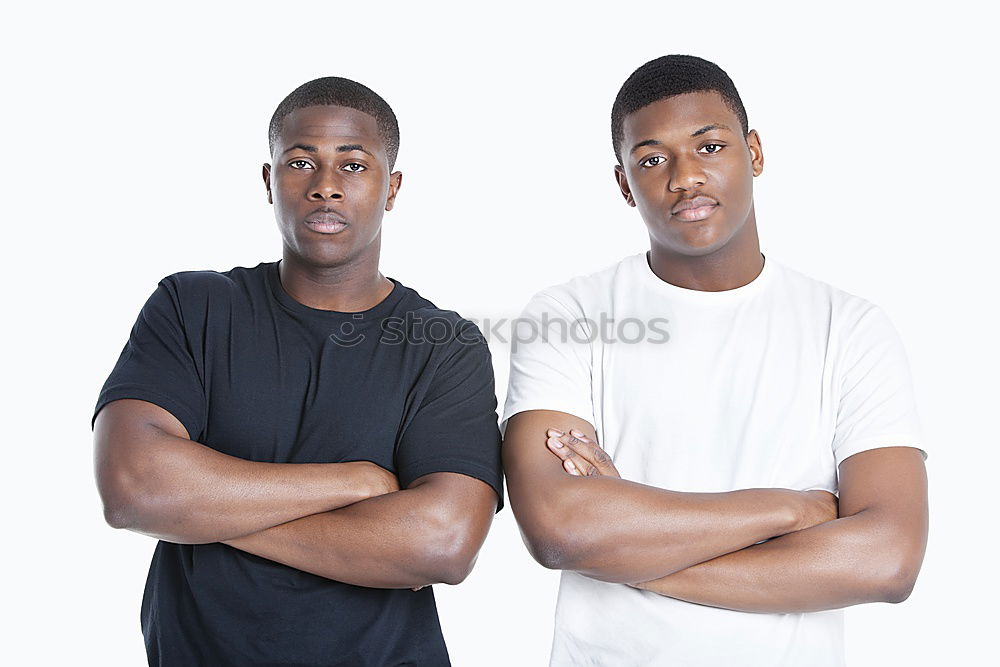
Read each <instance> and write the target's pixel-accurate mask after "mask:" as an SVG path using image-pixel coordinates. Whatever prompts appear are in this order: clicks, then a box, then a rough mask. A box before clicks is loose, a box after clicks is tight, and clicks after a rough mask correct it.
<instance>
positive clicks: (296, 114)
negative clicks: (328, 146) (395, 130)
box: [276, 105, 385, 153]
mask: <svg viewBox="0 0 1000 667" xmlns="http://www.w3.org/2000/svg"><path fill="white" fill-rule="evenodd" d="M348 139H349V140H350V141H349V142H347V141H345V140H348ZM305 140H309V142H310V143H313V144H317V143H325V142H327V141H332V142H338V143H356V144H361V145H362V146H364V147H365V149H367V150H369V151H371V152H373V153H374V152H376V150H378V151H382V152H384V150H385V147H384V146H383V145H382V139H381V137H380V136H379V132H378V122H377V121H376V120H375V117H374V116H370V115H368V114H366V113H364V112H363V111H358V110H357V109H351V108H349V107H340V106H331V105H324V106H312V107H303V108H301V109H296V110H295V111H293V112H291V113H290V114H288V115H287V116H285V119H284V120H283V121H282V123H281V133H280V134H279V135H278V146H280V147H281V148H278V146H276V148H277V149H278V150H281V149H282V148H284V147H286V146H290V145H293V144H296V143H302V142H304V141H305Z"/></svg>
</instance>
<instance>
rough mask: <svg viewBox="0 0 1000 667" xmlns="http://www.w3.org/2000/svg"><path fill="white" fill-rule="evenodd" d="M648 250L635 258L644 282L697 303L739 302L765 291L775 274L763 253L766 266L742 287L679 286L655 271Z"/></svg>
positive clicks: (770, 262) (672, 295) (772, 262)
mask: <svg viewBox="0 0 1000 667" xmlns="http://www.w3.org/2000/svg"><path fill="white" fill-rule="evenodd" d="M648 252H649V251H646V252H641V253H639V254H638V255H636V256H635V257H634V258H633V260H634V262H635V264H636V265H637V266H636V269H637V270H638V272H639V273H640V274H641V275H642V279H643V282H645V283H646V284H648V285H650V287H651V288H652V289H654V290H656V291H657V292H659V293H660V294H663V295H665V296H668V297H671V298H673V299H682V300H684V301H686V302H688V303H696V304H702V305H707V306H713V305H724V304H732V303H739V302H741V301H745V300H746V299H749V298H751V297H753V296H755V295H757V294H760V292H761V291H763V290H764V288H765V287H767V285H768V284H769V283H770V282H771V276H772V275H773V274H774V270H775V269H774V260H773V259H771V260H769V259H767V256H766V255H764V254H763V253H761V256H762V257H763V258H764V266H763V267H762V268H761V270H760V273H758V274H757V277H756V278H754V279H753V280H751V281H750V282H748V283H747V284H746V285H742V286H740V287H734V288H733V289H728V290H722V291H720V292H707V291H704V290H696V289H688V288H686V287H679V286H678V285H674V284H673V283H668V282H667V281H665V280H663V279H662V278H660V277H659V276H658V275H656V274H655V273H653V268H652V267H651V266H650V265H649V259H648Z"/></svg>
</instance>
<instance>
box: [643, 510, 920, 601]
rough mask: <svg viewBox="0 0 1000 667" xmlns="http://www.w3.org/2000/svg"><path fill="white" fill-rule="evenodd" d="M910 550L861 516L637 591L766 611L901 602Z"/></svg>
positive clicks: (908, 582)
mask: <svg viewBox="0 0 1000 667" xmlns="http://www.w3.org/2000/svg"><path fill="white" fill-rule="evenodd" d="M909 548H910V546H908V545H906V544H905V540H903V539H902V538H900V537H899V536H896V537H893V536H892V535H887V534H886V530H885V528H884V526H883V527H882V528H880V527H879V522H878V520H877V516H876V515H874V514H872V513H865V512H861V513H859V514H856V515H854V516H848V517H843V518H840V519H837V520H835V521H828V522H826V523H823V524H820V525H818V526H814V527H812V528H809V529H806V530H802V531H798V532H794V533H790V534H788V535H784V536H782V537H778V538H775V539H772V540H770V541H768V542H765V543H763V544H758V545H755V546H751V547H748V548H746V549H743V550H741V551H737V552H735V553H731V554H727V555H725V556H721V557H719V558H715V559H713V560H710V561H707V562H704V563H700V564H698V565H694V566H692V567H689V568H687V569H685V570H682V571H680V572H677V573H675V574H672V575H670V576H667V577H663V578H661V579H658V580H655V581H650V582H647V583H644V584H641V585H640V587H641V588H644V589H646V590H651V591H653V592H656V593H659V594H661V595H666V596H668V597H672V598H676V599H679V600H686V601H688V602H695V603H698V604H703V605H708V606H712V607H723V608H726V609H734V610H737V611H747V612H761V613H797V612H811V611H822V610H826V609H837V608H840V607H847V606H850V605H855V604H862V603H865V602H899V601H901V600H902V599H905V598H906V596H907V595H908V594H909V590H910V588H911V587H912V585H913V580H914V579H915V577H916V573H915V572H913V571H907V570H908V569H909V568H907V567H905V566H903V565H902V563H905V562H906V558H905V555H904V552H905V551H906V550H907V549H909ZM921 553H922V552H921Z"/></svg>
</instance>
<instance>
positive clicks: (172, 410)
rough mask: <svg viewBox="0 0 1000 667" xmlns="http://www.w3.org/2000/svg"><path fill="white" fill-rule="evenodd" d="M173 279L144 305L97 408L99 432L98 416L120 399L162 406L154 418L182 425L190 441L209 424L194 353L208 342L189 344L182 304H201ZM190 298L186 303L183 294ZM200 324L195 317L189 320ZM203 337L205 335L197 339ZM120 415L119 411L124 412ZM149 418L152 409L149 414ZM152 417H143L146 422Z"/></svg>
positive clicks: (200, 370)
mask: <svg viewBox="0 0 1000 667" xmlns="http://www.w3.org/2000/svg"><path fill="white" fill-rule="evenodd" d="M188 287H190V285H187V284H185V289H183V290H182V289H181V283H180V282H179V281H178V280H175V279H174V277H173V276H168V277H167V278H164V279H163V280H161V281H160V282H159V284H158V285H157V287H156V290H155V291H154V292H153V293H152V294H151V295H150V297H149V298H148V299H147V300H146V303H145V304H144V305H143V307H142V310H141V311H140V313H139V316H138V317H137V318H136V321H135V324H134V325H133V327H132V330H131V332H130V333H129V337H128V341H127V342H126V344H125V347H124V348H123V349H122V352H121V354H120V355H119V357H118V361H117V362H116V363H115V366H114V368H113V369H112V371H111V373H110V375H109V376H108V378H107V380H106V381H105V382H104V386H103V387H102V388H101V392H100V394H99V396H98V399H97V405H96V406H95V408H94V413H93V418H92V420H91V424H92V425H93V426H94V427H95V428H96V422H97V416H98V415H99V414H100V413H101V412H102V411H103V409H104V407H105V406H107V405H109V404H111V403H112V402H113V401H118V400H120V399H138V400H141V401H145V402H147V403H151V404H155V405H157V406H159V407H160V408H161V409H162V411H163V413H168V414H169V415H170V417H171V418H170V419H168V418H167V417H165V416H164V415H163V414H158V415H156V414H154V416H155V417H156V418H157V419H159V420H160V421H163V422H165V424H164V425H169V426H171V427H173V426H174V424H173V420H176V421H179V422H180V423H181V424H183V427H184V432H185V433H186V434H187V435H186V436H185V437H187V438H189V439H192V440H197V439H199V438H201V436H202V431H203V429H204V428H205V425H206V423H207V421H208V400H207V397H206V393H205V387H204V383H203V381H202V378H203V377H204V375H205V373H206V370H205V368H204V359H203V358H201V357H200V356H197V357H196V354H195V352H194V350H197V349H202V348H204V347H205V346H204V344H203V343H204V341H201V342H199V341H198V340H193V339H190V338H189V336H188V330H189V329H192V328H193V329H195V330H197V329H198V328H197V327H192V326H190V323H189V326H188V327H187V328H185V326H184V323H185V312H184V309H183V307H182V300H183V299H184V298H187V303H196V302H197V296H191V294H195V295H196V293H197V290H196V289H193V288H192V289H187V288H188ZM182 293H183V294H187V293H191V294H189V295H188V296H187V297H184V296H183V294H182ZM192 319H195V320H196V319H197V318H195V317H194V316H193V315H192V314H191V313H190V312H189V313H188V320H189V321H190V320H192ZM195 335H196V336H197V335H201V334H200V333H196V334H195ZM119 409H120V408H119ZM144 410H146V411H147V412H148V408H144ZM147 417H148V415H146V416H144V417H142V418H143V419H146V418H147Z"/></svg>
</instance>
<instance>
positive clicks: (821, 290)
mask: <svg viewBox="0 0 1000 667" xmlns="http://www.w3.org/2000/svg"><path fill="white" fill-rule="evenodd" d="M767 261H769V262H771V261H773V260H771V259H768V260H767ZM773 270H774V283H775V288H776V289H777V290H779V291H782V292H784V293H786V294H787V296H788V297H789V298H791V299H793V300H794V301H795V302H797V303H799V304H801V305H802V306H811V307H815V308H821V309H823V310H826V311H829V313H830V319H831V325H833V326H837V327H850V326H852V325H853V324H856V323H858V322H859V321H860V320H862V319H865V318H870V317H884V313H883V311H882V309H881V308H880V307H879V306H878V305H876V304H874V303H872V302H871V301H869V300H868V299H866V298H864V297H861V296H858V295H857V294H853V293H851V292H848V291H847V290H844V289H841V288H839V287H836V286H835V285H831V284H830V283H828V282H826V281H823V280H819V279H817V278H814V277H812V276H810V275H807V274H806V273H804V272H802V271H799V270H797V269H793V268H791V267H789V266H786V265H785V264H783V263H781V262H777V261H775V262H774V267H773Z"/></svg>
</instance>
